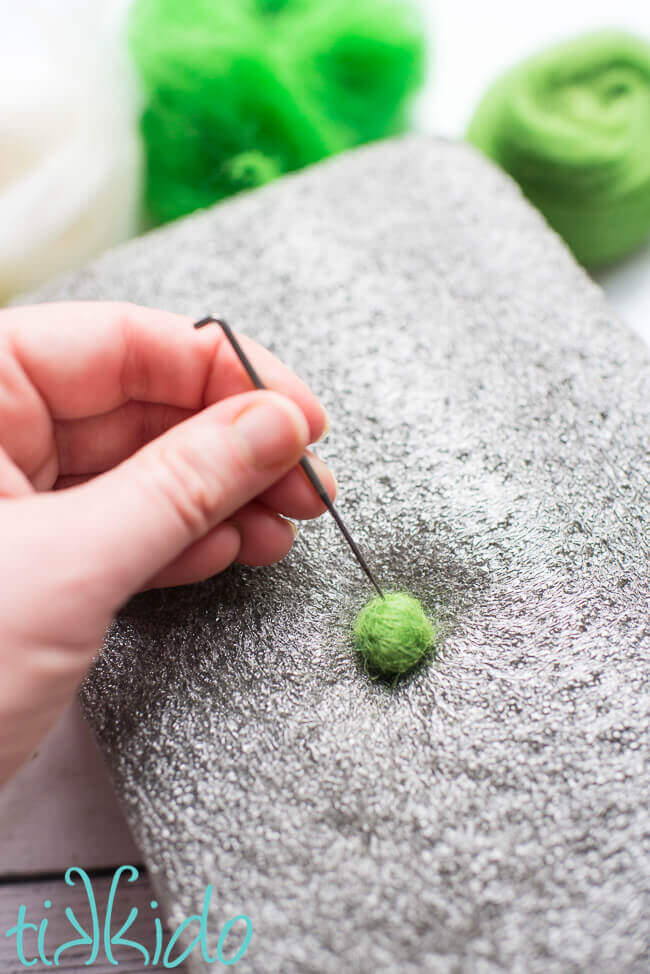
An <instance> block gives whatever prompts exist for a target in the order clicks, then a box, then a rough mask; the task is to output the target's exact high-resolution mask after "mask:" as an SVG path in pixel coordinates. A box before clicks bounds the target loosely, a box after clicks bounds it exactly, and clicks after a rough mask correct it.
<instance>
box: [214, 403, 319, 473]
mask: <svg viewBox="0 0 650 974" xmlns="http://www.w3.org/2000/svg"><path fill="white" fill-rule="evenodd" d="M232 427H233V429H234V430H235V431H236V433H237V435H238V436H239V437H240V438H241V440H242V442H243V443H244V445H245V449H246V451H247V453H248V455H249V459H250V463H251V465H252V466H253V467H257V468H258V469H261V470H265V469H268V468H270V467H277V466H280V465H281V464H283V463H287V462H288V461H290V460H292V459H293V458H294V457H295V458H296V459H297V458H298V457H299V456H300V454H301V453H302V451H303V449H304V447H305V445H306V443H307V441H308V439H309V427H308V425H307V420H306V419H305V417H304V416H303V414H302V412H301V411H300V409H298V407H297V406H296V405H294V403H292V402H290V401H289V400H288V399H285V398H284V397H282V396H279V395H277V394H276V393H263V394H260V398H259V399H258V400H257V401H255V402H253V403H252V404H251V405H250V406H248V407H247V408H246V409H245V410H244V411H243V412H242V413H240V414H239V416H237V417H236V419H235V420H234V422H233V424H232Z"/></svg>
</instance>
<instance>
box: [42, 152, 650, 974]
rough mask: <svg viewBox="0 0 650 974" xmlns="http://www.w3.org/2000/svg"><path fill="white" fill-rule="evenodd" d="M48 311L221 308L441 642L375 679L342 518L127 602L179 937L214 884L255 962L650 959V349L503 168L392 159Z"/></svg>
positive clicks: (291, 971) (156, 239) (137, 806)
mask: <svg viewBox="0 0 650 974" xmlns="http://www.w3.org/2000/svg"><path fill="white" fill-rule="evenodd" d="M40 297H42V298H46V297H48V298H52V297H56V298H110V299H122V298H126V299H129V300H132V301H136V302H140V303H146V304H150V305H153V306H160V307H164V308H168V309H172V310H177V311H182V312H186V313H188V314H192V315H196V316H197V317H199V316H201V315H203V314H205V313H207V312H210V311H213V310H218V311H220V312H221V313H223V314H225V315H226V316H227V317H228V318H229V320H230V321H231V324H233V326H235V327H236V328H238V329H239V330H241V331H243V332H246V333H248V334H250V335H252V336H254V337H256V338H257V339H259V340H260V341H261V342H263V343H264V344H266V345H268V346H269V347H270V348H271V349H273V350H274V351H275V352H276V353H277V354H279V355H280V356H281V357H282V358H283V359H284V360H285V361H287V362H288V363H289V364H290V365H291V366H292V367H293V368H294V369H295V370H296V371H297V372H298V373H299V374H300V375H301V376H302V377H304V378H305V379H306V380H307V381H308V382H309V383H310V384H311V385H312V387H313V389H314V390H315V391H316V392H317V393H318V394H319V395H320V396H321V398H322V399H323V401H324V403H325V404H326V406H327V408H328V410H329V412H330V415H331V418H332V433H331V435H330V437H329V439H328V440H327V441H326V442H325V444H324V445H323V447H322V450H321V453H322V455H323V456H324V457H325V458H327V459H328V460H329V461H330V463H331V465H332V467H333V469H334V470H335V472H336V473H337V475H338V477H339V480H340V484H341V492H340V509H341V511H342V513H343V514H344V516H345V518H346V519H347V520H348V521H349V524H350V527H351V528H352V529H353V533H354V534H355V535H357V536H358V538H359V539H360V540H361V541H362V542H363V546H364V547H365V549H366V551H367V553H368V556H369V560H370V561H371V563H372V565H373V566H374V568H375V569H376V571H377V573H378V575H379V577H380V578H381V579H382V580H383V582H384V583H385V584H386V586H388V587H392V588H405V589H408V590H410V591H412V592H413V593H415V594H416V595H417V596H418V597H419V598H421V599H422V601H423V602H424V603H425V605H426V607H427V608H428V610H429V611H430V612H431V613H432V614H434V615H437V616H438V618H439V619H440V620H441V622H442V624H443V627H444V641H443V644H442V647H441V650H440V654H439V656H438V659H437V660H436V661H435V662H434V663H433V664H432V665H430V666H423V667H421V668H420V669H418V670H417V671H415V672H413V673H412V674H411V675H410V676H409V677H407V678H405V679H403V680H401V681H400V682H399V683H398V684H397V685H396V686H395V687H391V686H390V685H389V684H387V683H384V682H382V681H378V680H377V681H373V680H371V679H369V677H368V676H367V675H366V673H364V670H363V667H362V665H360V662H359V660H358V658H357V656H356V655H355V653H354V648H353V645H352V641H351V629H350V627H351V623H352V621H353V619H354V617H355V614H356V612H357V611H358V609H359V608H360V607H361V606H362V604H363V603H364V602H365V600H366V599H367V598H368V597H369V596H370V594H371V592H370V591H369V588H368V585H367V583H366V582H365V580H364V577H363V576H362V575H361V574H360V572H359V570H358V568H357V567H356V565H355V563H354V561H353V560H352V559H351V557H350V556H349V553H348V552H347V549H346V548H345V547H344V546H343V544H342V541H341V540H340V538H339V536H338V534H337V533H336V531H335V528H334V525H333V523H332V522H331V519H329V518H322V519H320V520H319V521H318V522H315V523H311V524H309V525H306V526H305V527H303V528H302V530H301V533H300V535H299V538H298V541H297V543H296V546H295V550H294V551H293V552H292V554H291V555H290V556H289V557H288V558H287V559H286V560H285V561H284V562H282V563H281V564H279V565H278V566H276V567H273V568H270V569H262V570H250V569H241V568H234V569H232V570H230V571H228V572H226V573H225V574H224V575H222V576H221V577H217V578H215V579H213V580H211V581H209V582H207V583H205V584H203V585H200V586H195V587H186V588H183V589H179V590H168V591H165V592H156V593H150V594H146V595H143V596H140V597H138V598H136V599H135V600H134V601H133V602H132V603H131V604H129V605H128V606H127V607H126V608H125V609H124V611H123V612H122V614H121V615H120V617H119V619H118V620H117V622H116V623H115V625H114V626H113V628H112V629H111V631H110V632H109V634H108V638H107V641H106V646H105V649H104V651H103V654H102V655H101V657H100V658H99V660H98V662H97V664H96V666H95V668H94V671H93V673H92V674H91V676H90V678H89V680H88V681H87V684H86V686H85V688H84V690H83V699H84V703H85V708H86V713H87V717H88V720H89V721H90V724H91V725H92V727H93V729H94V731H95V733H96V735H97V737H98V739H99V742H100V744H101V747H102V748H103V752H104V754H105V756H106V760H107V762H108V765H109V767H110V769H111V772H112V775H113V779H114V782H115V786H116V789H117V791H118V794H119V796H120V799H121V801H122V803H123V806H124V809H125V811H126V814H127V816H128V820H129V822H130V825H131V828H132V830H133V833H134V835H135V837H136V839H137V841H138V842H139V844H140V846H141V848H142V851H143V854H144V857H145V859H146V862H147V864H148V866H149V869H150V871H151V875H152V878H153V881H154V883H155V886H156V888H157V890H158V893H159V896H160V898H161V901H162V903H163V904H164V907H165V910H166V912H167V916H168V917H169V919H170V921H171V923H172V924H173V925H177V924H178V923H179V922H180V921H181V920H182V919H183V918H184V917H186V916H188V915H189V914H191V913H193V912H196V911H197V910H200V908H201V904H202V898H203V893H204V890H205V887H206V885H207V884H208V883H212V884H213V886H214V895H213V906H212V913H211V919H210V938H211V939H210V947H211V949H214V948H215V946H216V939H217V936H218V931H219V929H220V926H221V924H222V923H224V922H225V921H226V920H227V919H229V918H230V917H232V916H234V915H235V914H239V913H246V914H248V915H249V916H250V917H251V919H252V922H253V928H254V933H253V940H252V942H251V945H250V948H249V950H248V953H247V954H246V956H245V957H244V958H243V959H242V960H241V961H240V962H239V963H238V964H237V965H236V967H235V969H236V970H239V971H247V972H256V974H260V972H264V974H276V972H277V974H280V972H282V974H297V972H300V974H338V972H342V971H346V972H347V971H350V972H358V974H383V972H399V974H416V972H418V974H419V972H422V971H425V972H461V971H462V972H481V974H488V972H492V971H495V972H496V971H514V972H522V974H523V972H526V974H537V972H539V974H550V972H577V971H589V972H611V971H613V970H616V971H619V972H641V971H647V969H648V968H647V963H648V930H649V920H650V903H649V899H648V889H649V888H650V867H649V858H648V831H649V823H648V799H649V790H648V754H649V751H648V718H649V689H648V682H649V681H648V675H649V664H648V656H649V650H650V624H649V610H648V603H649V595H650V557H649V555H650V552H649V535H650V494H649V492H650V486H649V484H650V456H649V447H648V443H649V430H650V404H649V402H650V362H649V359H648V354H647V351H646V350H645V349H644V347H643V346H642V345H641V343H640V342H639V341H638V340H637V339H635V338H634V337H633V336H632V335H631V334H630V333H628V331H626V330H625V329H624V328H623V327H622V325H621V324H619V323H618V322H617V321H616V320H613V317H612V314H611V313H610V310H609V309H608V307H607V304H606V303H605V301H604V299H603V296H602V293H601V291H600V289H599V288H598V287H596V286H595V285H594V284H592V283H591V282H590V281H589V279H588V278H587V277H586V275H585V274H584V273H583V272H582V271H581V270H580V269H579V268H578V267H577V266H576V264H575V262H574V261H573V259H572V257H571V256H570V255H569V253H568V251H567V250H566V248H565V247H564V245H563V244H562V243H561V241H560V240H559V239H558V238H557V237H556V236H555V235H554V234H553V233H552V232H551V231H550V230H549V229H548V228H547V226H546V225H545V224H544V222H543V220H542V218H541V217H540V216H539V215H538V214H537V213H536V212H535V211H534V210H533V209H532V208H531V207H530V206H529V205H528V204H527V203H526V202H525V201H524V200H523V199H522V197H521V195H520V193H519V191H518V190H517V188H516V187H515V186H514V184H513V183H512V182H510V181H509V180H508V179H507V178H506V177H504V176H503V175H502V174H501V173H499V172H498V171H497V170H496V169H494V168H493V167H492V166H491V165H490V164H488V163H487V162H485V161H483V160H482V159H480V158H479V157H478V156H477V155H476V154H475V153H474V152H473V151H472V150H470V149H469V148H467V147H465V146H462V145H457V144H453V143H449V142H444V141H437V140H433V139H426V138H423V137H410V138H407V139H404V140H397V141H390V142H386V143H383V144H380V145H376V146H373V147H369V148H365V149H362V150H359V151H356V152H353V153H351V154H348V155H345V156H342V157H339V158H337V159H335V160H332V161H329V162H326V163H324V164H322V165H319V166H316V167H314V168H312V169H310V170H308V171H306V172H303V173H301V174H298V175H295V176H291V177H287V178H285V179H283V180H281V181H279V182H277V183H275V184H273V185H271V186H270V187H267V188H265V189H263V190H260V191H257V192H255V193H251V194H248V195H244V196H241V197H239V198H237V199H235V200H232V201H230V202H227V203H225V204H222V205H219V206H217V207H215V208H213V209H211V210H209V211H206V212H203V213H201V214H199V215H196V216H194V217H192V218H189V219H187V220H185V221H183V222H180V223H178V224H176V225H174V226H171V227H169V228H167V229H164V230H162V231H159V232H156V233H154V234H151V235H148V236H146V237H144V238H141V239H139V240H137V241H135V242H133V243H131V244H129V245H127V246H125V247H123V248H121V249H119V250H117V251H116V252H114V253H112V254H109V255H108V256H106V257H104V258H102V259H100V260H99V261H98V262H95V263H94V264H92V265H91V266H89V267H88V268H87V269H85V270H83V271H82V272H80V273H78V274H76V275H74V276H73V277H72V278H68V279H67V280H66V281H64V282H63V283H60V284H57V285H56V286H53V287H51V288H49V289H48V290H46V291H44V292H41V294H40ZM187 337H188V341H191V340H192V336H191V332H188V336H187ZM218 966H219V965H216V966H215V968H213V969H216V968H218ZM190 967H191V970H192V971H193V972H197V974H198V972H199V971H204V970H205V969H207V968H206V967H205V965H203V963H202V961H201V959H200V954H199V952H198V950H197V951H195V952H194V953H193V954H192V960H191V962H190Z"/></svg>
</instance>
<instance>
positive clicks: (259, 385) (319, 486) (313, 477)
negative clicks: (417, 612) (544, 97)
mask: <svg viewBox="0 0 650 974" xmlns="http://www.w3.org/2000/svg"><path fill="white" fill-rule="evenodd" d="M205 325H219V327H220V328H221V330H222V331H223V333H224V335H225V336H226V338H227V339H228V341H229V342H230V344H231V345H232V347H233V350H234V351H235V354H236V355H237V358H238V359H239V361H240V362H241V364H242V365H243V366H244V369H245V370H246V372H247V374H248V377H249V379H250V380H251V382H252V383H253V385H254V386H255V388H256V389H266V386H265V385H264V383H263V382H262V380H261V379H260V377H259V375H258V374H257V372H256V371H255V369H254V368H253V365H252V363H251V361H250V359H249V358H248V356H247V355H246V352H245V351H244V349H243V348H242V347H241V345H240V344H239V342H238V341H237V337H236V335H235V333H234V332H233V330H232V328H231V327H230V325H229V324H228V322H227V321H224V319H223V318H217V317H216V316H214V315H208V316H207V317H206V318H201V320H200V321H196V322H195V323H194V327H195V328H203V327H204V326H205ZM300 466H301V467H302V469H303V470H304V471H305V474H306V475H307V479H308V480H309V482H310V484H311V485H312V487H313V488H314V490H315V491H316V493H317V494H318V496H319V498H320V499H321V501H322V502H323V504H324V505H325V507H326V508H327V510H328V511H329V512H330V514H331V515H332V517H333V518H334V520H335V522H336V525H337V527H338V528H339V530H340V532H341V534H342V535H343V537H344V538H345V540H346V541H347V543H348V544H349V546H350V548H351V550H352V553H353V555H354V557H355V558H356V559H357V561H358V562H359V564H360V565H361V567H362V569H363V570H364V572H365V573H366V575H367V577H368V578H369V580H370V582H371V583H372V585H373V586H374V588H375V589H376V591H377V593H378V594H379V595H380V596H381V598H382V599H383V598H384V593H383V592H382V590H381V588H380V587H379V584H378V583H377V580H376V579H375V576H374V575H373V574H372V572H371V571H370V568H369V567H368V563H367V562H366V559H365V558H364V557H363V555H362V554H361V551H360V550H359V546H358V545H357V543H356V542H355V540H354V538H353V537H352V535H351V534H350V532H349V531H348V529H347V528H346V526H345V524H344V523H343V519H342V517H341V515H340V514H339V512H338V511H337V509H336V507H335V506H334V502H333V501H332V499H331V497H330V495H329V494H328V493H327V491H326V490H325V486H324V485H323V482H322V481H321V479H320V477H319V476H318V474H317V473H316V471H315V470H314V468H313V466H312V465H311V463H310V462H309V460H308V458H307V457H303V458H302V460H301V461H300Z"/></svg>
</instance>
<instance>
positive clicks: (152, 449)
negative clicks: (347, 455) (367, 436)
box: [0, 302, 336, 783]
mask: <svg viewBox="0 0 650 974" xmlns="http://www.w3.org/2000/svg"><path fill="white" fill-rule="evenodd" d="M240 340H241V342H242V344H243V346H244V348H245V349H246V351H247V353H248V355H249V356H250V358H251V360H252V362H253V363H254V365H255V368H256V369H257V371H258V372H259V373H260V374H261V375H262V376H263V378H264V381H265V384H266V385H268V386H269V389H270V390H273V391H250V380H249V379H248V378H247V376H246V374H245V372H244V371H243V369H242V367H241V365H240V363H239V361H238V359H237V358H236V356H235V354H234V352H233V351H232V349H231V347H230V345H229V344H228V342H227V341H226V340H225V338H224V336H223V334H222V332H221V330H220V329H219V328H216V327H215V328H205V329H202V330H200V331H195V330H193V329H192V328H191V319H189V318H185V317H183V316H181V315H174V314H169V313H167V312H163V311H154V310H151V309H148V308H140V307H136V306H135V305H128V304H114V303H92V302H88V303H74V304H63V303H62V304H49V305H37V306H33V307H21V308H11V309H7V310H4V311H0V539H1V543H0V783H2V782H3V781H5V780H6V779H7V778H8V777H9V776H10V775H11V774H12V773H13V772H14V771H16V770H17V769H18V768H19V767H20V766H21V765H22V764H23V763H24V762H25V761H26V760H27V759H28V758H29V757H30V756H31V755H32V754H33V753H34V751H35V749H36V747H37V745H38V743H39V741H40V740H41V738H42V737H43V736H44V735H45V734H46V733H47V732H48V731H49V729H50V728H51V727H52V726H53V725H54V723H55V722H56V721H57V719H58V717H59V716H60V714H61V713H62V711H63V710H64V709H65V707H66V706H67V704H68V703H69V701H70V699H71V698H72V697H73V695H74V694H75V692H76V690H77V688H78V687H79V685H80V683H81V681H82V680H83V678H84V675H85V673H86V672H87V670H88V667H89V666H90V664H91V662H92V660H93V658H94V657H95V655H96V653H97V652H98V650H99V648H100V647H101V644H102V639H103V635H104V632H105V629H106V626H107V625H108V624H109V623H110V621H111V619H112V618H113V616H114V615H115V613H116V611H117V610H118V609H119V607H120V606H121V605H122V604H123V603H124V602H125V601H126V600H127V599H128V598H129V597H130V596H131V595H133V594H134V593H136V592H138V591H140V590H142V589H148V588H154V587H158V586H169V585H180V584H186V583H189V582H195V581H199V580H201V579H204V578H206V577H209V576H210V575H214V574H216V573H218V572H220V571H223V570H224V569H225V568H226V567H227V566H228V565H230V564H231V563H232V562H234V561H238V562H242V563H244V564H247V565H267V564H270V563H272V562H274V561H277V560H279V559H281V558H282V557H284V555H286V554H287V552H288V551H289V549H290V548H291V545H292V543H293V540H294V537H295V527H294V525H293V524H292V523H291V522H290V521H287V520H286V518H295V519H303V518H312V517H316V516H318V515H319V514H321V513H323V510H324V507H323V505H322V503H321V501H319V499H318V498H317V497H316V495H315V493H314V491H313V489H312V488H311V487H310V486H309V484H308V482H307V481H306V479H305V478H304V476H303V475H302V472H301V470H300V469H299V468H298V469H295V468H296V464H297V462H298V460H299V459H300V457H301V456H302V454H303V453H304V451H305V448H306V446H307V444H309V443H313V442H314V441H316V440H318V439H319V438H320V437H321V436H322V435H323V434H324V432H325V431H326V428H327V418H326V415H325V412H324V410H323V407H322V406H321V405H320V404H319V402H318V401H317V399H316V398H315V397H314V396H313V394H312V393H311V392H310V391H309V390H308V389H307V387H306V386H305V385H304V384H303V383H302V382H301V381H300V380H299V379H298V378H296V376H295V375H293V374H292V373H291V372H290V371H289V370H288V369H287V368H286V367H285V366H283V365H282V364H281V363H280V362H279V361H278V359H277V358H275V357H274V356H273V355H271V354H270V353H269V352H268V351H266V350H265V349H263V348H262V347H261V346H259V345H257V344H256V343H255V342H252V341H250V340H249V339H246V338H242V337H241V336H240ZM312 459H313V462H314V464H315V466H316V468H317V470H318V473H319V475H320V476H321V477H322V479H323V481H324V483H325V485H326V487H327V490H328V492H329V493H330V495H331V496H332V497H334V496H335V494H336V482H335V480H334V478H333V476H332V474H331V473H330V471H329V470H328V469H327V467H325V465H324V464H323V463H322V462H321V461H319V460H316V459H315V458H312Z"/></svg>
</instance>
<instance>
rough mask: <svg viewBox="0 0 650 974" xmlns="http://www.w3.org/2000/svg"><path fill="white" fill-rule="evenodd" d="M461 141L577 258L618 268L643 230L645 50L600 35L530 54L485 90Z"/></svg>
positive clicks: (647, 114)
mask: <svg viewBox="0 0 650 974" xmlns="http://www.w3.org/2000/svg"><path fill="white" fill-rule="evenodd" d="M468 139H469V140H470V141H471V142H473V143H474V145H476V146H477V147H478V148H479V149H481V150H482V151H483V152H485V153H486V154H487V155H488V156H490V157H491V158H492V159H494V160H495V161H496V162H497V163H499V165H501V166H502V167H503V168H504V169H505V170H506V171H507V172H509V173H510V175H511V176H513V178H514V179H515V180H516V181H517V182H518V183H519V185H520V186H521V188H522V190H523V191H524V193H525V194H526V196H528V198H529V199H530V200H531V201H532V202H533V203H534V204H535V205H536V206H537V207H539V209H540V210H541V211H542V213H544V215H545V216H546V218H547V220H548V221H549V223H550V224H551V226H553V227H554V228H555V229H556V230H557V231H558V233H560V234H561V236H562V237H564V239H565V240H566V242H567V243H568V244H569V246H570V247H571V249H572V250H573V252H574V253H575V255H576V257H577V258H578V260H580V261H581V262H582V263H583V264H585V265H587V266H592V267H593V266H597V265H602V264H606V263H608V262H610V261H613V260H616V259H617V258H619V257H621V256H623V255H624V254H626V253H627V252H628V251H630V250H632V249H633V248H634V247H636V246H638V244H640V243H641V242H642V241H643V240H644V239H645V237H646V236H647V235H648V233H649V231H650V45H648V44H647V43H646V42H645V41H642V40H640V39H637V38H634V37H631V36H628V35H626V34H621V33H618V32H610V31H608V32H603V33H599V34H590V35H587V36H585V37H580V38H577V39H575V40H573V41H571V42H569V43H565V44H563V45H561V46H557V47H553V48H551V49H550V50H547V51H544V52H542V53H541V54H538V55H537V56H535V57H533V58H531V59H530V60H528V61H526V62H524V63H523V64H521V65H520V66H518V67H516V68H515V69H514V70H512V71H510V72H509V73H508V74H506V75H505V76H504V77H502V78H501V79H499V80H498V81H497V82H496V83H495V84H494V85H493V86H492V87H491V88H490V89H489V90H488V92H487V94H486V95H485V96H484V98H483V100H482V101H481V103H480V105H479V107H478V109H477V111H476V114H475V115H474V118H473V120H472V122H471V124H470V127H469V131H468Z"/></svg>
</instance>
